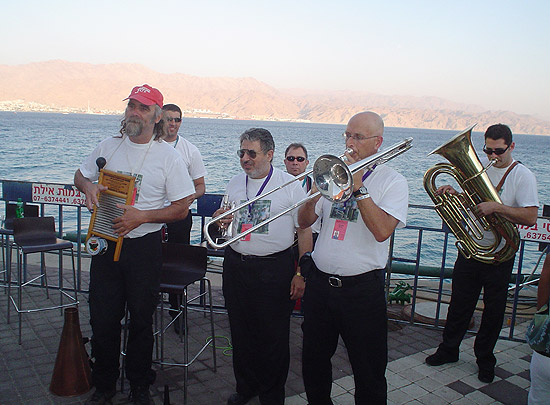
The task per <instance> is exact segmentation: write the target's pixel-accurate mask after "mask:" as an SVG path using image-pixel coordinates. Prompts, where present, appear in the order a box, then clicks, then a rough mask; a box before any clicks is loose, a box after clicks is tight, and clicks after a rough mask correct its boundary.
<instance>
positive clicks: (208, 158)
mask: <svg viewBox="0 0 550 405" xmlns="http://www.w3.org/2000/svg"><path fill="white" fill-rule="evenodd" d="M120 120H121V116H112V115H92V114H55V113H32V112H17V113H14V112H0V179H3V180H18V181H33V182H51V183H72V181H73V176H74V172H75V170H76V169H77V168H78V167H79V165H80V163H81V162H82V160H83V159H84V158H85V157H86V156H87V155H88V154H89V153H90V152H91V151H92V150H93V148H94V147H95V146H96V145H97V144H98V143H99V142H100V141H101V140H103V139H105V138H107V137H110V136H113V135H116V134H118V131H119V129H120ZM472 124H474V123H472ZM251 127H262V128H266V129H268V130H269V131H270V132H271V133H272V135H273V138H274V140H275V153H274V159H273V165H274V166H275V167H278V168H280V169H282V170H285V166H284V163H283V160H284V151H285V149H286V147H287V146H288V145H289V144H290V143H293V142H301V143H303V144H304V145H305V146H306V148H307V149H308V155H309V161H310V166H309V168H311V167H312V165H313V162H314V161H315V159H316V158H318V157H319V156H321V155H324V154H332V155H337V156H338V155H341V154H342V153H343V151H344V149H345V146H344V140H343V137H342V133H343V132H344V131H345V125H333V124H314V123H295V122H281V121H245V120H222V119H218V120H215V119H199V118H184V120H183V122H182V125H181V128H180V135H182V136H184V137H185V138H186V139H188V140H189V141H190V142H191V143H193V144H195V145H196V146H197V147H198V148H199V150H200V151H201V153H202V156H203V160H204V163H205V166H206V169H207V171H208V174H207V176H206V178H205V182H206V191H207V193H223V192H224V189H225V185H226V184H227V182H228V181H229V180H230V179H231V178H232V177H233V176H234V175H236V174H238V173H239V172H240V171H241V170H242V169H241V167H240V165H239V158H238V157H237V154H236V151H237V149H239V136H240V134H241V133H242V132H243V131H245V130H246V129H248V128H251ZM474 129H475V130H478V131H479V132H473V134H472V142H473V145H474V148H475V150H476V151H478V154H480V153H481V150H482V148H483V143H484V142H483V132H484V131H485V129H486V128H474ZM458 132H460V131H447V130H429V129H416V128H386V129H385V131H384V142H383V145H382V150H383V149H386V148H388V147H389V146H391V145H393V144H394V143H397V142H400V141H402V140H403V139H405V138H407V137H412V138H413V139H414V140H413V147H412V148H411V149H410V150H409V151H407V152H405V153H404V154H402V155H401V156H398V157H397V158H395V159H393V160H391V161H390V162H388V163H386V164H387V165H389V166H391V167H393V168H394V169H396V170H397V171H399V172H400V173H401V174H403V175H404V176H405V177H406V178H407V181H408V184H409V194H410V195H409V204H415V205H427V206H431V205H433V204H432V202H431V200H430V198H429V196H428V195H427V194H426V192H425V190H424V187H423V182H422V179H423V176H424V173H425V171H426V170H427V169H428V168H430V167H432V166H433V165H434V164H435V163H438V162H446V160H445V159H444V158H442V157H441V156H438V155H431V156H428V154H429V153H430V152H431V151H433V150H434V149H436V148H437V147H439V146H441V145H442V144H443V143H445V142H446V141H447V140H449V139H451V138H452V137H453V136H454V135H455V134H457V133H458ZM514 141H515V142H516V147H515V150H514V153H513V156H514V158H515V159H517V160H519V161H521V162H522V163H523V164H525V165H526V166H527V167H529V169H531V171H533V173H534V174H535V175H536V177H537V182H538V191H539V200H540V203H541V206H542V204H544V203H548V204H550V187H549V185H550V179H549V176H548V162H549V159H548V158H547V155H546V153H545V152H546V151H547V150H548V149H549V146H550V137H548V136H537V135H521V134H515V135H514ZM309 168H308V169H309ZM446 183H448V181H446V179H444V178H443V176H441V178H440V179H438V184H446ZM541 212H542V211H541V210H539V214H540V213H541ZM54 214H55V213H54ZM54 214H52V215H54ZM64 215H65V216H66V218H65V219H66V220H68V219H69V218H70V216H71V215H74V214H71V213H70V212H69V213H68V214H64ZM87 222H88V219H87V218H86V217H85V218H83V223H84V224H86V223H87ZM195 222H198V221H195ZM407 222H408V224H409V225H417V226H424V227H428V226H434V227H439V226H440V223H441V221H440V219H439V217H438V216H437V215H436V214H435V212H433V211H429V210H422V209H411V210H409V214H408V218H407ZM69 228H70V225H69ZM66 230H68V229H66ZM198 235H199V229H198V225H197V224H195V226H194V230H193V239H194V241H195V242H196V241H197V238H198ZM425 238H426V239H425V240H424V243H423V250H422V252H421V256H422V264H424V265H439V264H440V260H441V249H442V243H443V238H442V235H441V234H439V235H436V234H432V235H427V236H425ZM416 241H417V233H416V232H412V231H411V232H406V231H399V234H398V237H397V238H396V252H395V253H396V255H398V256H400V257H410V258H412V257H415V256H416V246H417V242H416ZM529 245H530V246H529V247H528V249H527V254H528V256H530V258H529V259H528V261H527V262H528V263H534V262H535V261H536V258H537V256H536V251H537V246H536V244H534V243H531V244H529ZM453 249H454V248H453V247H451V249H450V252H449V260H453V256H454V255H456V250H454V251H453ZM451 263H452V262H448V266H449V265H451ZM524 271H525V270H524Z"/></svg>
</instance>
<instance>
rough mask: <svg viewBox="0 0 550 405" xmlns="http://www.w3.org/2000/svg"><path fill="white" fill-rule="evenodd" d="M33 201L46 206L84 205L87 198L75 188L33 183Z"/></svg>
mask: <svg viewBox="0 0 550 405" xmlns="http://www.w3.org/2000/svg"><path fill="white" fill-rule="evenodd" d="M32 201H33V202H35V203H46V204H60V205H84V204H86V196H85V195H84V194H83V193H81V192H80V190H78V189H77V188H76V187H75V186H68V185H61V184H44V183H33V185H32Z"/></svg>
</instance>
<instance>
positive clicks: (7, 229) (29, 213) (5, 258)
mask: <svg viewBox="0 0 550 405" xmlns="http://www.w3.org/2000/svg"><path fill="white" fill-rule="evenodd" d="M16 207H17V204H16V203H10V202H6V216H5V220H4V223H3V224H2V226H1V227H0V236H1V237H2V265H3V268H2V270H1V271H0V273H2V274H3V275H4V280H3V284H2V286H3V287H7V286H8V285H7V275H8V263H10V264H11V248H13V244H12V243H11V240H10V239H11V236H13V219H14V218H15V209H16ZM39 208H40V207H39V206H38V205H31V204H27V203H24V204H23V213H24V216H25V217H37V216H38V209H39Z"/></svg>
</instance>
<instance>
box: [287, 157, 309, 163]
mask: <svg viewBox="0 0 550 405" xmlns="http://www.w3.org/2000/svg"><path fill="white" fill-rule="evenodd" d="M294 159H296V160H297V161H298V162H300V163H301V162H303V161H304V160H306V158H305V157H303V156H296V157H294V156H287V157H286V160H288V161H289V162H294Z"/></svg>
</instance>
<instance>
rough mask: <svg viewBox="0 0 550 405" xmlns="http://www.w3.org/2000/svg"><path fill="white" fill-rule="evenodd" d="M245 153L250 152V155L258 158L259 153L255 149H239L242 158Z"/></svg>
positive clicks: (239, 155) (238, 152)
mask: <svg viewBox="0 0 550 405" xmlns="http://www.w3.org/2000/svg"><path fill="white" fill-rule="evenodd" d="M245 153H246V154H248V156H250V157H251V158H252V159H256V156H257V155H258V152H256V151H255V150H253V149H239V150H238V151H237V156H238V157H239V158H241V159H242V158H243V157H244V154H245Z"/></svg>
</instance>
